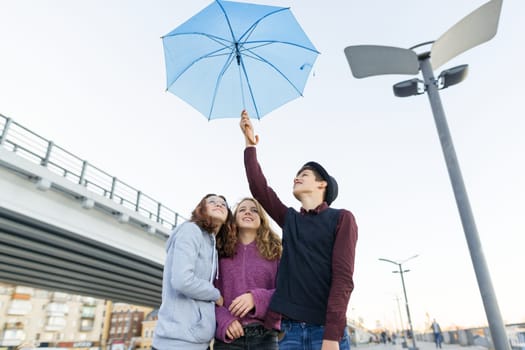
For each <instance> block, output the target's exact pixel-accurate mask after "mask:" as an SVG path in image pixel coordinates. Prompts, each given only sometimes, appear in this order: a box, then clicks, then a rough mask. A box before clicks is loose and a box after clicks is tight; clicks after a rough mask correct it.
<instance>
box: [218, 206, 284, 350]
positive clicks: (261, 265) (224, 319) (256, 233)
mask: <svg viewBox="0 0 525 350" xmlns="http://www.w3.org/2000/svg"><path fill="white" fill-rule="evenodd" d="M233 217H234V225H233V230H232V231H229V232H228V233H227V234H226V235H218V236H217V249H218V251H219V257H220V260H219V271H220V273H219V278H218V279H217V280H216V282H215V285H216V286H217V287H218V288H219V290H220V291H221V294H222V295H223V297H224V305H223V306H218V307H216V308H215V312H216V317H217V330H216V332H215V343H214V345H213V348H214V350H224V349H239V350H242V349H260V350H276V349H278V346H277V331H276V330H278V329H279V328H280V317H279V316H278V315H277V314H275V313H272V312H271V311H270V312H269V310H268V305H269V303H270V299H271V297H272V295H273V292H274V290H275V282H276V275H277V268H278V265H279V259H280V257H281V252H282V246H281V240H280V238H279V236H277V234H276V233H275V232H274V231H273V230H272V229H271V227H270V220H269V218H268V215H267V214H266V212H265V211H264V209H263V208H262V206H261V205H260V204H259V202H257V201H256V200H255V199H253V198H244V199H243V200H241V201H240V202H239V204H238V205H237V207H236V209H235V212H234V216H233Z"/></svg>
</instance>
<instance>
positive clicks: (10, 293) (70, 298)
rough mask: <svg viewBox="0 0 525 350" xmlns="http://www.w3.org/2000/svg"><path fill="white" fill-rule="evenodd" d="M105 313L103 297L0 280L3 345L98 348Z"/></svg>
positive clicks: (1, 336)
mask: <svg viewBox="0 0 525 350" xmlns="http://www.w3.org/2000/svg"><path fill="white" fill-rule="evenodd" d="M104 313H105V301H104V300H100V299H95V298H90V297H83V296H79V295H71V294H66V293H61V292H50V291H46V290H42V289H37V288H30V287H24V286H15V285H10V284H4V283H0V320H1V321H0V327H1V332H0V348H8V349H9V348H12V347H21V346H22V347H28V348H30V347H37V346H46V345H52V346H58V347H68V348H69V347H71V348H73V347H74V348H91V347H98V346H99V342H100V339H101V335H102V324H103V321H104ZM60 345H62V346H60ZM64 345H69V346H64Z"/></svg>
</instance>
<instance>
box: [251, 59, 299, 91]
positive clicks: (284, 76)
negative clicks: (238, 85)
mask: <svg viewBox="0 0 525 350" xmlns="http://www.w3.org/2000/svg"><path fill="white" fill-rule="evenodd" d="M246 51H248V52H250V53H251V54H252V55H253V56H252V55H246V54H245V55H244V56H246V57H250V58H253V59H255V60H258V61H261V62H263V63H266V64H267V65H269V66H270V67H272V68H273V69H274V70H275V71H276V72H277V73H279V75H280V76H281V77H283V79H284V80H286V81H287V82H288V83H289V84H290V85H291V86H292V87H293V88H294V89H295V91H297V93H298V94H299V96H303V93H302V92H301V91H300V90H299V89H298V88H297V87H296V86H295V84H294V83H292V82H291V81H290V79H288V77H287V76H286V75H285V74H284V73H283V72H281V70H280V69H279V68H277V67H276V66H274V65H273V64H272V63H271V62H270V61H268V60H266V59H265V58H264V57H261V56H259V55H257V54H256V53H255V52H252V51H251V50H250V49H246ZM243 69H244V63H243ZM301 69H302V68H301ZM246 80H248V76H246ZM248 86H249V85H248ZM250 92H251V90H250Z"/></svg>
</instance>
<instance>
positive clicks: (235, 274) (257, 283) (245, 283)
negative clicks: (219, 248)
mask: <svg viewBox="0 0 525 350" xmlns="http://www.w3.org/2000/svg"><path fill="white" fill-rule="evenodd" d="M278 266H279V259H276V260H272V261H270V260H266V259H265V258H263V257H262V256H261V255H260V254H259V251H258V250H257V246H256V243H255V241H254V242H252V243H250V244H248V245H244V244H242V243H240V242H239V243H237V247H236V253H235V255H234V256H233V257H232V258H221V259H220V260H219V278H218V279H217V280H215V285H216V287H217V288H218V289H219V290H220V291H221V295H222V296H223V298H224V306H222V307H216V308H215V315H216V318H217V329H216V331H215V337H216V338H217V339H219V340H221V341H223V342H226V343H229V342H231V341H232V340H231V339H228V338H226V330H227V329H228V326H229V325H230V324H231V323H232V322H233V321H234V320H236V319H237V320H239V321H240V322H241V324H242V325H243V326H244V325H248V324H253V323H259V324H262V325H265V326H266V327H267V328H273V329H279V328H280V319H279V318H276V315H275V313H273V312H271V311H270V312H269V313H268V315H267V311H269V310H268V305H269V304H270V299H271V297H272V295H273V292H274V290H275V282H276V276H277V268H278ZM247 292H250V293H252V295H253V300H254V303H255V309H254V310H252V311H250V312H249V313H248V314H247V315H246V316H244V317H243V318H242V319H241V318H239V317H235V316H233V315H232V314H231V313H230V311H228V307H229V306H230V304H231V302H232V300H233V299H235V298H236V297H238V296H239V295H241V294H244V293H247Z"/></svg>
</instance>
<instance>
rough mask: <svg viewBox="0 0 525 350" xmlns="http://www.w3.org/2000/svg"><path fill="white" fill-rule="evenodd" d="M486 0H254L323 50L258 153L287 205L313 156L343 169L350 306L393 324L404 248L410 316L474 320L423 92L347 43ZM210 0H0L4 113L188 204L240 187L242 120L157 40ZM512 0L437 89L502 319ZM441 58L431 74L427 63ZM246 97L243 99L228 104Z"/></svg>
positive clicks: (520, 181) (464, 250) (519, 298)
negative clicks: (374, 66) (351, 227)
mask: <svg viewBox="0 0 525 350" xmlns="http://www.w3.org/2000/svg"><path fill="white" fill-rule="evenodd" d="M485 2H486V1H477V0H476V1H457V0H441V1H439V2H437V1H436V2H426V1H418V0H401V1H395V2H394V1H384V0H383V1H379V0H367V1H355V0H346V1H342V0H339V1H337V0H325V1H323V2H319V1H314V0H301V1H298V0H295V1H294V0H260V1H258V3H261V4H268V5H275V6H290V7H291V8H292V12H293V13H294V14H295V16H296V18H297V20H298V21H299V23H301V25H302V26H303V28H304V30H305V32H306V33H307V34H308V36H309V37H310V39H311V40H312V42H313V43H314V45H315V46H316V47H317V49H318V50H319V51H320V52H321V55H320V56H319V58H318V59H317V61H316V64H315V65H314V68H313V74H312V76H311V77H310V79H309V81H308V83H307V85H306V89H305V91H304V97H303V98H300V99H296V100H294V101H292V102H290V103H288V104H287V105H285V106H283V107H281V108H279V109H277V110H275V111H273V112H271V113H270V114H268V115H267V116H266V117H264V118H263V119H262V120H261V121H260V122H259V121H254V126H255V128H256V132H257V133H258V134H259V135H260V137H261V142H260V144H259V146H258V154H259V160H260V162H261V165H262V167H263V170H264V171H265V173H266V175H267V178H268V180H269V183H270V185H272V187H273V188H274V189H275V190H276V192H277V193H278V194H280V196H281V199H282V200H283V202H285V203H286V204H288V205H290V206H294V207H296V208H298V206H299V202H297V201H296V200H295V199H294V198H293V196H292V192H291V191H292V179H293V176H294V174H295V173H296V171H297V170H298V169H299V167H300V166H301V165H302V164H304V163H305V162H307V161H310V160H315V161H318V162H320V163H321V164H323V165H324V166H325V168H326V169H327V170H328V171H329V172H330V173H331V174H332V175H333V176H334V177H335V178H336V179H337V180H338V182H339V197H338V198H337V200H336V201H335V202H334V203H333V205H332V206H333V207H336V208H346V209H349V210H351V211H352V212H353V213H354V215H355V216H356V219H357V222H358V225H359V241H358V245H357V257H356V264H355V274H354V281H355V290H354V292H353V294H352V296H351V300H350V305H349V308H348V315H349V316H350V317H351V318H358V317H362V318H363V319H364V321H365V324H366V325H367V326H369V327H375V326H376V325H377V324H378V322H379V323H380V324H381V325H385V326H387V327H390V328H394V327H399V323H400V315H399V312H398V306H397V302H396V296H398V297H399V298H401V299H400V304H399V305H400V308H401V313H402V319H403V321H404V323H405V324H406V322H407V318H406V313H405V308H404V302H403V299H402V297H403V294H402V288H401V281H400V278H399V275H398V274H392V273H391V271H392V270H394V269H395V266H394V265H391V264H388V263H385V262H381V261H378V258H381V257H382V258H387V259H390V260H404V259H406V258H408V257H410V256H412V255H415V254H419V257H417V258H415V259H413V260H410V261H409V262H408V263H406V264H405V265H404V266H405V267H406V268H407V269H410V270H411V271H410V272H409V273H407V274H406V275H405V282H406V287H407V292H408V299H409V305H410V311H411V315H412V320H413V324H414V327H415V328H416V329H421V328H423V327H425V321H426V315H427V314H428V316H429V317H430V319H432V318H436V319H437V320H438V321H439V322H440V323H441V325H442V326H443V327H447V326H454V325H458V326H477V325H485V324H487V321H486V316H485V311H484V309H483V305H482V301H481V296H480V293H479V289H478V286H477V282H476V278H475V275H474V270H473V267H472V263H471V260H470V255H469V251H468V247H467V244H466V240H465V236H464V232H463V229H462V226H461V222H460V220H459V214H458V210H457V208H456V204H455V200H454V196H453V193H452V187H451V185H450V181H449V178H448V173H447V171H446V166H445V161H444V158H443V155H442V151H441V146H440V143H439V139H438V136H437V132H436V128H435V125H434V121H433V117H432V113H431V109H430V105H429V103H428V98H427V96H425V95H422V96H416V97H410V98H403V99H401V98H397V97H395V96H394V95H393V93H392V85H393V84H394V83H397V82H399V81H402V80H406V79H410V78H412V76H383V77H374V78H367V79H361V80H358V79H355V78H353V77H352V75H351V72H350V69H349V66H348V63H347V61H346V58H345V56H344V53H343V49H344V48H345V47H346V46H349V45H357V44H376V45H389V46H398V47H403V48H408V47H411V46H414V45H416V44H419V43H422V42H425V41H430V40H435V39H437V38H438V37H439V36H440V35H441V34H442V33H444V32H445V31H446V30H447V29H448V28H450V27H451V26H452V25H454V24H455V23H456V22H457V21H459V20H460V19H461V18H463V17H464V16H466V15H467V14H469V13H470V12H471V11H473V10H474V9H476V8H477V7H479V6H480V5H482V4H484V3H485ZM209 3H210V1H209V0H192V1H175V0H171V1H168V0H151V1H137V0H133V1H130V0H104V1H102V0H90V1H80V0H76V1H71V0H68V1H66V0H32V1H29V0H0V113H2V114H4V115H6V116H8V117H10V118H12V119H13V120H14V121H16V122H18V123H20V124H22V125H24V126H25V127H27V128H29V129H30V130H32V131H34V132H36V133H37V134H39V135H41V136H43V137H45V138H47V139H51V140H53V141H54V142H55V143H56V144H58V145H59V146H61V147H63V148H65V149H67V150H69V151H70V152H72V153H73V154H75V155H77V156H79V157H81V158H83V159H86V160H88V161H89V162H90V163H92V164H93V165H95V166H97V167H98V168H100V169H103V170H104V171H106V172H107V173H109V174H112V175H114V176H117V177H118V178H119V179H121V180H122V181H124V182H126V183H128V184H130V185H131V186H133V187H135V188H138V189H140V190H142V191H143V192H144V193H146V194H147V195H149V196H151V197H153V198H155V199H157V200H159V201H161V202H162V203H164V204H165V205H166V206H168V207H170V208H172V209H174V210H176V211H178V212H179V213H181V214H182V215H184V216H186V217H188V216H189V213H190V211H191V210H192V209H193V208H194V206H195V205H196V204H197V202H198V200H199V199H200V198H201V197H202V195H204V194H206V193H210V192H214V193H222V194H224V195H225V196H226V197H227V198H228V200H229V202H230V203H231V204H234V203H235V202H237V201H238V200H239V199H240V198H242V197H244V196H247V195H249V190H248V187H247V183H246V180H245V175H244V168H243V163H242V152H243V149H244V139H243V137H242V135H241V133H240V130H239V126H238V120H237V119H221V120H214V121H211V122H208V121H207V120H206V119H205V118H204V117H203V116H201V115H200V114H199V113H198V112H197V111H196V110H194V109H193V108H191V107H190V106H188V105H187V104H186V103H185V102H183V101H182V100H180V99H179V98H178V97H176V96H174V95H172V94H171V93H168V92H166V91H165V88H166V86H165V67H164V56H163V48H162V41H161V39H160V37H161V36H162V35H164V34H166V33H168V32H169V31H171V30H172V29H173V28H175V27H176V26H177V25H179V24H181V23H182V22H184V21H185V20H186V19H188V18H189V17H191V16H192V15H193V14H195V13H196V12H198V11H199V10H201V9H202V8H204V7H205V6H207V5H208V4H209ZM524 13H525V2H523V1H519V0H507V1H505V2H504V3H503V9H502V14H501V19H500V26H499V31H498V34H497V35H496V36H495V38H494V39H492V40H491V41H490V42H488V43H485V44H483V45H481V46H479V47H476V48H474V49H472V50H470V51H469V52H467V53H464V54H462V55H460V56H458V57H456V58H455V59H453V60H451V61H450V62H448V63H446V64H445V65H444V66H443V67H440V70H441V69H446V68H451V67H453V66H456V65H459V64H465V63H468V64H469V76H468V77H467V79H466V80H465V81H464V82H462V83H461V84H459V85H456V86H453V87H451V88H448V89H446V90H442V91H441V99H442V101H443V106H444V109H445V112H446V114H447V120H448V123H449V127H450V130H451V133H452V137H453V140H454V144H455V147H456V152H457V155H458V158H459V162H460V166H461V169H462V172H463V177H464V181H465V185H466V188H467V191H468V194H469V197H470V202H471V206H472V210H473V213H474V217H475V220H476V224H477V227H478V231H479V235H480V238H481V241H482V244H483V249H484V253H485V258H486V260H487V263H488V266H489V269H490V273H491V277H492V282H493V285H494V288H495V291H496V295H497V298H498V302H499V306H500V309H501V314H502V317H503V319H504V320H505V321H507V322H509V323H511V322H525V302H524V301H523V295H525V279H524V278H523V271H522V270H523V256H524V254H523V251H524V249H525V223H524V220H523V210H524V209H525V208H524V207H525V206H524V198H525V166H524V156H523V153H524V150H525V137H524V136H523V134H524V133H525V121H524V117H525V115H524V113H523V107H522V106H523V98H524V96H525V88H524V87H523V81H525V73H524V69H523V64H522V59H523V54H524V53H525V50H524V49H523V44H522V43H521V38H520V37H521V36H522V34H523V33H524V32H525V28H524V27H525V23H524V21H523V19H524V16H523V14H524ZM440 70H438V71H437V72H436V75H437V74H438V73H439V71H440ZM240 109H241V106H240V107H239V112H240Z"/></svg>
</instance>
